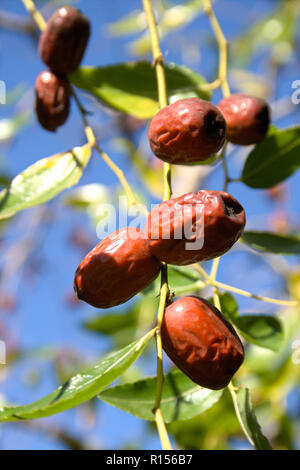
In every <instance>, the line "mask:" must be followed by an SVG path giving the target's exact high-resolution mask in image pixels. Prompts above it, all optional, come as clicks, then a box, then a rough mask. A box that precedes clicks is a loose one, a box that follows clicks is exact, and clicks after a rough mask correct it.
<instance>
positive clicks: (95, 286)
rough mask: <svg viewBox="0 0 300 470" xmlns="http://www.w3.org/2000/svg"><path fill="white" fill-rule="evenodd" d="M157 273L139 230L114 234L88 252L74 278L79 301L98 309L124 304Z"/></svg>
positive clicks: (157, 266)
mask: <svg viewBox="0 0 300 470" xmlns="http://www.w3.org/2000/svg"><path fill="white" fill-rule="evenodd" d="M159 272H160V263H159V261H157V259H156V258H154V256H152V255H151V253H150V251H149V249H148V246H147V243H146V241H145V235H144V233H143V232H142V231H141V230H139V229H138V228H132V227H130V228H124V229H121V230H117V231H116V232H115V233H113V234H111V235H110V236H109V237H107V238H105V239H104V240H102V241H101V242H100V243H98V245H96V246H95V248H94V249H93V250H92V251H90V252H89V253H88V254H87V255H86V256H85V258H84V259H83V261H82V262H81V264H80V266H79V267H78V269H77V271H76V273H75V277H74V289H75V292H76V293H77V296H78V298H79V299H81V300H84V301H85V302H87V303H88V304H90V305H93V306H94V307H97V308H109V307H114V306H116V305H119V304H123V303H124V302H126V301H127V300H129V299H131V297H133V296H134V295H136V294H137V293H138V292H140V291H141V290H143V289H145V288H146V287H147V286H148V285H149V284H150V283H151V282H152V281H154V279H155V278H156V277H157V276H158V274H159Z"/></svg>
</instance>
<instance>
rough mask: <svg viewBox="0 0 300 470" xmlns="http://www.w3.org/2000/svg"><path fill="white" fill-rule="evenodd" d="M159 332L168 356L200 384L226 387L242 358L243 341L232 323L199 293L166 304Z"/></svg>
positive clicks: (218, 387)
mask: <svg viewBox="0 0 300 470" xmlns="http://www.w3.org/2000/svg"><path fill="white" fill-rule="evenodd" d="M161 334H162V344H163V349H164V350H165V351H166V353H167V355H168V356H169V358H170V359H171V360H172V361H173V362H174V363H175V364H176V366H177V367H178V368H179V369H181V370H182V371H183V372H184V373H185V374H186V375H187V376H188V377H190V379H191V380H193V382H195V383H197V384H198V385H201V386H202V387H206V388H210V389H212V390H219V389H221V388H224V387H226V386H227V385H228V384H229V382H230V380H231V378H232V376H233V375H234V374H235V372H236V371H237V370H238V368H239V367H240V366H241V364H242V362H243V360H244V349H243V345H242V343H241V341H240V339H239V337H238V335H237V334H236V332H235V330H234V329H233V327H232V326H231V324H230V323H229V322H228V321H227V320H226V319H225V318H224V316H223V315H222V313H221V312H220V311H219V310H217V309H216V308H215V307H214V306H213V305H211V304H210V303H209V302H207V301H206V300H204V299H201V298H198V297H183V298H181V299H179V300H177V301H176V302H174V303H172V304H171V305H169V306H168V307H167V308H166V310H165V314H164V319H163V323H162V329H161Z"/></svg>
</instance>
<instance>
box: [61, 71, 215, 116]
mask: <svg viewBox="0 0 300 470" xmlns="http://www.w3.org/2000/svg"><path fill="white" fill-rule="evenodd" d="M165 72H166V80H167V89H168V93H169V99H170V100H171V101H175V100H178V99H182V98H188V97H197V96H198V97H200V98H203V99H209V98H210V93H209V92H208V91H207V90H204V89H203V85H204V84H205V83H206V82H205V80H204V79H203V78H202V77H201V76H200V75H198V74H197V73H196V72H193V71H192V70H190V69H189V68H187V67H184V66H179V65H176V64H172V63H169V64H165ZM70 79H71V81H72V83H73V84H74V85H75V86H76V87H78V88H82V89H84V90H86V91H88V92H89V93H92V94H93V95H94V96H96V98H98V99H99V100H101V101H103V102H104V103H105V104H107V105H108V106H110V107H112V108H114V109H117V110H119V111H123V112H125V113H127V114H131V115H132V116H135V117H137V118H139V119H150V118H152V117H153V116H154V115H155V114H156V113H157V112H158V110H159V106H158V102H157V84H156V76H155V69H154V67H153V66H152V64H151V63H150V62H129V63H125V64H119V65H110V66H107V67H97V68H96V67H82V68H80V69H78V70H77V71H76V72H74V73H73V74H72V75H71V76H70Z"/></svg>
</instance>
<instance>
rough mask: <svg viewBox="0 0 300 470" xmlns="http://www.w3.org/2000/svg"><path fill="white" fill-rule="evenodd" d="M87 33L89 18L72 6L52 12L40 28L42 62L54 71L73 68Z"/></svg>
mask: <svg viewBox="0 0 300 470" xmlns="http://www.w3.org/2000/svg"><path fill="white" fill-rule="evenodd" d="M89 36H90V22H89V19H88V18H87V17H86V16H85V15H83V13H81V11H80V10H78V9H77V8H74V7H72V6H70V5H69V6H65V7H61V8H59V9H58V10H56V11H55V13H53V15H52V16H51V17H50V19H49V20H48V23H47V26H46V28H45V30H44V31H43V33H42V35H41V37H40V42H39V52H40V55H41V58H42V60H43V62H44V63H45V64H46V65H48V67H49V68H50V69H51V70H52V71H53V72H56V73H58V74H63V75H67V74H68V73H71V72H74V70H76V69H77V68H78V66H79V64H80V62H81V60H82V57H83V54H84V52H85V49H86V46H87V43H88V40H89Z"/></svg>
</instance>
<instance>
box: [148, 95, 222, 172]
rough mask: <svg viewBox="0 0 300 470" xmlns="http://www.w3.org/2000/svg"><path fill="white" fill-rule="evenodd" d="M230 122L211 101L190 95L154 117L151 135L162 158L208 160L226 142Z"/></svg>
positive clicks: (177, 161)
mask: <svg viewBox="0 0 300 470" xmlns="http://www.w3.org/2000/svg"><path fill="white" fill-rule="evenodd" d="M225 134H226V124H225V120H224V117H223V116H222V114H221V112H220V111H219V110H218V108H216V106H214V105H212V104H211V103H209V102H208V101H204V100H201V99H198V98H187V99H183V100H179V101H176V102H175V103H173V104H170V105H169V106H166V107H164V108H163V109H161V110H160V111H159V112H158V113H157V114H156V115H155V116H154V118H153V119H152V121H151V123H150V126H149V131H148V137H149V143H150V147H151V149H152V151H153V153H154V154H155V155H156V156H157V157H158V158H160V159H161V160H163V161H165V162H168V163H173V164H180V165H188V164H192V163H197V162H201V161H203V160H206V159H207V158H209V157H210V156H212V155H213V154H214V153H216V152H218V150H220V148H221V147H222V146H223V144H224V141H225Z"/></svg>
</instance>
